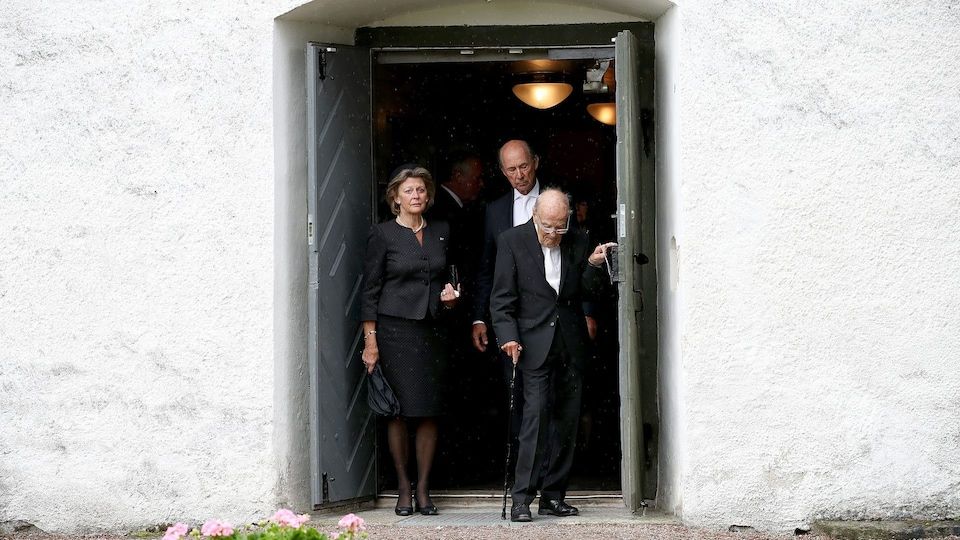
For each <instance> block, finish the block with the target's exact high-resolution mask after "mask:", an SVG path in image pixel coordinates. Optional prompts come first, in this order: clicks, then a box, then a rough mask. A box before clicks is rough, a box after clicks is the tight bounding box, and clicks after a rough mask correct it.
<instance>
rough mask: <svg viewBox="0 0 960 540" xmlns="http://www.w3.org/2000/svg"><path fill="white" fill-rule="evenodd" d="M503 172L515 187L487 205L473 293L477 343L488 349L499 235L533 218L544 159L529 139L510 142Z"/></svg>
mask: <svg viewBox="0 0 960 540" xmlns="http://www.w3.org/2000/svg"><path fill="white" fill-rule="evenodd" d="M498 159H499V162H500V172H502V173H503V175H504V176H505V177H506V178H507V181H508V182H510V186H511V187H512V188H513V189H511V190H510V191H509V192H508V193H506V194H504V195H503V196H502V197H500V198H498V199H496V200H494V201H493V202H491V203H490V204H488V205H487V210H486V213H485V215H484V221H483V255H482V256H481V258H480V267H479V269H478V270H477V283H476V291H475V294H474V295H473V303H472V309H473V346H474V347H476V348H477V350H479V351H481V352H482V351H485V350H487V344H488V341H489V336H487V323H486V320H487V312H488V311H489V308H490V289H491V285H492V283H493V269H494V265H495V263H496V258H497V238H498V237H499V236H500V233H502V232H503V231H505V230H507V229H509V228H511V227H516V226H517V225H522V224H524V223H526V222H527V221H529V220H530V216H531V215H532V213H533V203H534V201H535V200H536V198H537V196H538V195H540V183H539V182H538V181H537V167H538V166H539V165H540V158H539V157H538V156H536V155H535V154H534V153H533V151H532V150H531V149H530V145H529V144H527V143H526V141H521V140H512V141H507V142H506V143H505V144H504V145H503V146H501V147H500V153H499V156H498Z"/></svg>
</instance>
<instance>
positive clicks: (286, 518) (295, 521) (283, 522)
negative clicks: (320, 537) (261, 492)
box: [270, 508, 310, 529]
mask: <svg viewBox="0 0 960 540" xmlns="http://www.w3.org/2000/svg"><path fill="white" fill-rule="evenodd" d="M270 521H272V522H274V523H276V524H277V525H280V526H281V527H293V528H294V529H296V528H299V527H300V526H301V525H303V524H304V523H306V522H308V521H310V514H300V515H299V516H298V515H296V514H294V513H293V511H292V510H287V509H286V508H281V509H279V510H277V513H275V514H274V515H273V517H272V518H270Z"/></svg>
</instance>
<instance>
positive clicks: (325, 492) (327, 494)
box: [321, 473, 330, 502]
mask: <svg viewBox="0 0 960 540" xmlns="http://www.w3.org/2000/svg"><path fill="white" fill-rule="evenodd" d="M322 485H323V488H322V489H321V493H323V497H322V499H321V501H323V502H329V501H330V483H329V482H328V481H327V473H323V484H322Z"/></svg>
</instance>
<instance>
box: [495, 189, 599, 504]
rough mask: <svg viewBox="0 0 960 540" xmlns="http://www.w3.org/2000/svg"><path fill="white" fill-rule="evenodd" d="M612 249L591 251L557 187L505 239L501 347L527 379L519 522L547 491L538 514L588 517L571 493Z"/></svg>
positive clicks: (498, 294)
mask: <svg viewBox="0 0 960 540" xmlns="http://www.w3.org/2000/svg"><path fill="white" fill-rule="evenodd" d="M611 245H614V244H612V243H610V244H601V245H599V246H597V247H596V248H595V249H593V250H592V251H591V249H590V245H589V242H588V240H587V238H586V236H585V235H584V234H583V233H582V232H580V231H577V230H570V203H569V201H568V199H567V196H566V194H564V193H563V192H562V191H560V190H557V189H547V190H544V191H543V193H541V195H540V196H539V197H538V198H537V200H536V204H535V207H534V209H533V217H532V218H531V220H530V221H529V222H527V223H525V224H523V225H521V226H519V227H515V228H512V229H509V230H507V231H505V232H503V233H502V234H501V235H500V238H499V239H498V241H497V257H496V268H495V270H494V278H493V285H492V292H491V296H490V313H491V318H492V321H493V328H494V331H495V333H496V335H497V341H498V343H499V344H500V349H501V350H502V351H503V352H504V353H506V355H507V356H509V357H510V358H511V359H512V361H513V364H514V365H515V366H516V368H517V369H519V370H520V372H521V373H522V375H523V381H524V390H523V398H524V405H523V416H522V422H521V426H520V434H519V443H520V448H519V451H518V453H517V464H516V472H515V479H514V484H513V506H512V507H511V510H510V519H511V520H512V521H530V520H531V519H532V516H531V514H530V503H531V502H532V501H533V499H534V498H535V497H536V496H537V491H538V490H539V491H540V504H539V509H538V513H539V514H549V515H555V516H573V515H577V514H579V511H578V510H577V508H575V507H573V506H570V505H569V504H567V503H566V502H565V501H564V497H565V496H566V490H567V478H568V476H569V473H570V466H571V464H572V463H573V450H574V446H575V443H576V436H577V423H578V420H579V415H580V393H581V382H580V381H581V373H582V372H583V369H584V366H583V363H584V361H585V359H586V358H587V357H588V355H587V341H588V338H587V329H586V324H585V322H584V315H583V299H584V298H585V297H586V296H589V295H596V294H597V292H599V290H600V289H601V288H602V287H603V283H604V279H603V278H604V273H603V269H602V264H603V260H604V257H605V255H606V250H607V248H608V247H610V246H611Z"/></svg>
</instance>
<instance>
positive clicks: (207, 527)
mask: <svg viewBox="0 0 960 540" xmlns="http://www.w3.org/2000/svg"><path fill="white" fill-rule="evenodd" d="M200 534H202V535H204V536H230V535H231V534H233V526H232V525H230V524H229V523H227V522H225V521H220V520H219V519H208V520H207V522H206V523H204V524H203V527H200Z"/></svg>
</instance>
